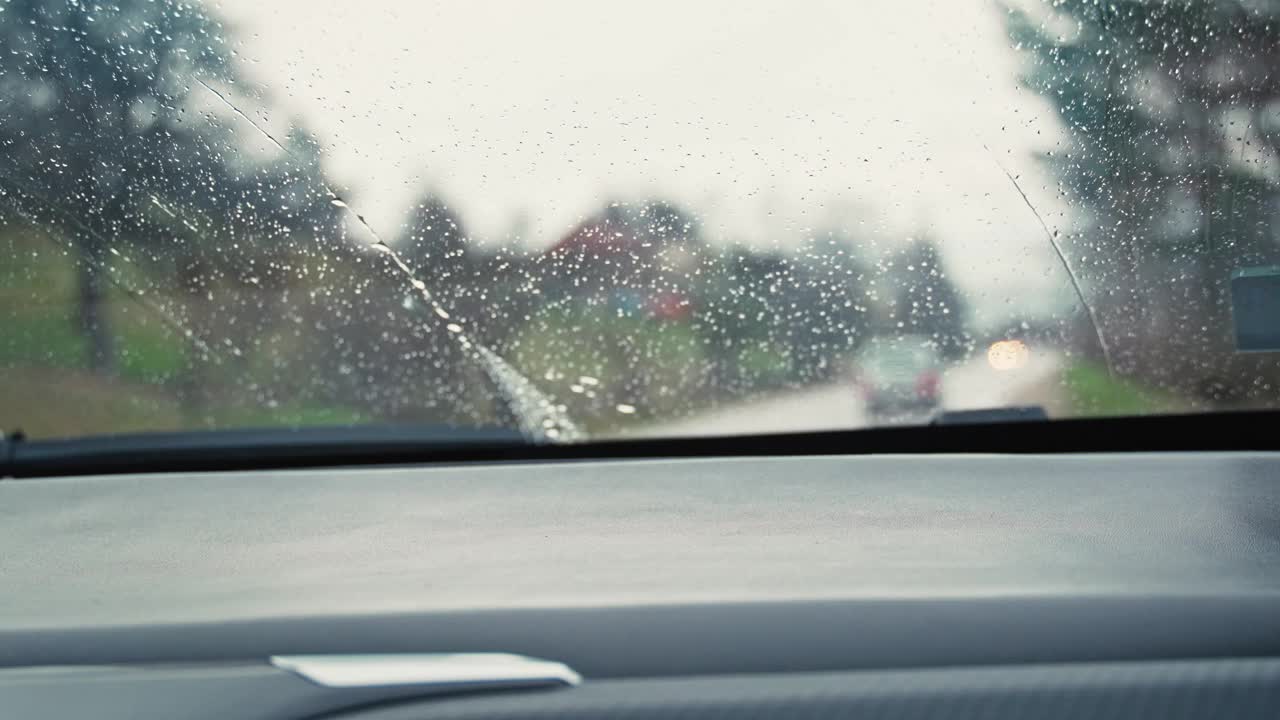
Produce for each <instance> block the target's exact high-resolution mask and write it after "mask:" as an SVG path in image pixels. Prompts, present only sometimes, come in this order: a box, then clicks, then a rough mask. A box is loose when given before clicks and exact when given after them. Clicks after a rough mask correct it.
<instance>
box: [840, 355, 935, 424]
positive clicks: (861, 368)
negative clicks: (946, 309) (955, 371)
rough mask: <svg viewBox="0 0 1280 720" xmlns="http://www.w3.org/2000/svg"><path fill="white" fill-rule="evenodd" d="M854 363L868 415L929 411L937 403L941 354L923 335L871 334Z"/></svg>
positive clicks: (895, 414) (897, 414) (925, 412)
mask: <svg viewBox="0 0 1280 720" xmlns="http://www.w3.org/2000/svg"><path fill="white" fill-rule="evenodd" d="M855 364H856V370H857V385H858V390H859V393H860V394H861V395H862V398H863V401H864V403H865V407H866V412H867V414H868V415H870V416H871V417H872V418H881V417H885V416H899V415H908V416H915V415H926V414H931V413H933V411H935V410H936V409H937V408H938V406H939V405H940V404H941V388H940V385H941V376H942V358H941V356H940V355H939V353H938V351H937V349H936V347H935V346H934V344H933V343H932V342H931V341H930V339H929V338H927V337H925V336H922V335H896V336H881V337H877V338H874V339H872V340H871V341H870V342H869V343H867V345H866V347H864V348H863V349H862V351H861V352H859V353H858V356H857V359H856V361H855Z"/></svg>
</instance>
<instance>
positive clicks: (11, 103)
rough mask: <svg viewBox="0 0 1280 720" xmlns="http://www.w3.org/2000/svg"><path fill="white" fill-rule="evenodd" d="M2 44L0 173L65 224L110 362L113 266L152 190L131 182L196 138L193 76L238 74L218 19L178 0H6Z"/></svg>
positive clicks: (91, 330)
mask: <svg viewBox="0 0 1280 720" xmlns="http://www.w3.org/2000/svg"><path fill="white" fill-rule="evenodd" d="M0 47H3V48H5V52H4V53H3V54H0V83H2V84H0V127H3V130H0V133H3V135H0V148H2V149H3V152H4V154H5V156H6V161H7V162H6V167H5V169H4V170H3V171H0V172H3V178H4V180H5V181H6V186H7V188H8V190H9V192H11V193H13V194H14V195H16V196H18V197H20V198H22V199H23V200H24V201H25V207H26V209H27V211H28V212H35V213H38V214H40V215H44V216H46V217H47V218H48V219H49V220H50V221H51V222H52V223H56V224H59V225H61V226H62V227H63V228H65V229H66V230H67V232H68V234H69V237H68V240H69V241H70V242H71V244H73V245H74V247H75V249H76V252H77V261H78V262H77V267H78V271H79V280H78V285H79V292H78V307H79V312H78V316H79V325H80V328H81V330H82V331H83V333H84V335H85V337H86V340H87V345H88V349H89V358H88V359H89V364H90V367H91V368H93V369H95V370H99V371H104V370H108V369H110V368H111V366H112V363H113V358H114V350H113V347H112V340H111V334H110V332H109V330H108V327H107V321H106V318H105V316H104V303H103V300H104V296H105V292H106V288H107V277H106V274H105V272H106V270H105V268H106V267H107V266H108V265H109V264H110V263H111V250H112V248H113V245H114V244H115V243H116V242H117V240H118V239H119V238H121V237H125V236H132V235H137V234H141V231H140V230H139V228H138V222H137V220H138V217H139V216H140V210H139V208H140V206H141V205H143V204H145V203H147V202H150V201H152V200H153V198H146V197H139V196H138V195H137V194H135V193H131V192H129V189H130V188H131V187H134V186H136V185H137V184H139V182H140V181H141V180H142V179H144V178H145V177H146V175H147V174H148V173H149V172H155V171H156V167H157V163H159V162H162V161H163V159H165V158H177V157H189V155H190V154H191V152H190V151H191V150H192V149H193V148H196V147H198V144H197V143H196V140H195V138H194V135H195V133H194V132H193V131H192V130H191V129H190V128H191V124H190V123H187V124H185V125H184V115H185V113H186V110H187V108H188V102H187V100H188V97H189V95H190V94H191V93H192V87H193V86H195V87H198V85H196V84H195V83H194V82H192V80H193V78H195V77H197V76H198V77H203V78H206V79H207V80H208V81H209V82H218V81H229V80H232V79H233V70H232V65H231V62H230V56H231V55H230V52H229V50H228V48H227V45H226V43H225V40H224V35H223V31H222V26H221V24H220V23H219V22H218V21H217V20H215V19H214V18H212V17H211V16H209V15H207V14H206V13H205V12H204V11H203V10H202V9H200V8H199V6H197V5H195V4H189V3H183V2H179V1H178V0H158V1H152V0H118V1H117V2H114V3H108V4H103V5H92V6H81V5H79V4H76V3H66V2H61V1H60V0H13V1H12V2H10V3H8V4H6V5H5V6H4V7H3V8H0ZM175 176H176V175H175Z"/></svg>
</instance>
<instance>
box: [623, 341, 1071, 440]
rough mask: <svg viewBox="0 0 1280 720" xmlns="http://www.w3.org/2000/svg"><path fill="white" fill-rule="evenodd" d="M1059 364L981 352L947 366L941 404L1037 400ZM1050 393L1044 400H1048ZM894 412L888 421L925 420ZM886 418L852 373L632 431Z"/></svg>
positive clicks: (696, 431)
mask: <svg viewBox="0 0 1280 720" xmlns="http://www.w3.org/2000/svg"><path fill="white" fill-rule="evenodd" d="M1060 368H1061V356H1060V355H1059V354H1058V353H1057V352H1054V351H1050V350H1039V351H1034V352H1032V353H1030V355H1029V357H1028V358H1027V363H1026V365H1025V366H1023V367H1021V368H1019V369H1016V370H1003V371H1001V370H996V369H994V368H992V367H991V365H990V364H989V363H988V362H987V357H986V355H985V354H979V355H978V356H976V357H974V358H972V359H971V360H969V361H968V362H964V363H961V364H958V365H955V366H952V367H950V368H948V369H947V370H946V371H945V372H944V373H943V378H942V405H943V407H944V408H946V409H948V410H973V409H980V408H994V407H1003V406H1008V405H1024V404H1027V403H1029V402H1032V401H1035V400H1037V398H1036V397H1035V395H1036V393H1037V392H1043V391H1042V390H1040V388H1042V387H1044V386H1051V385H1052V384H1053V379H1054V377H1055V373H1057V372H1058V370H1059V369H1060ZM1047 400H1048V399H1047V398H1045V399H1040V402H1042V403H1043V402H1047ZM923 419H925V418H923V417H916V418H891V419H888V420H890V421H911V420H917V421H919V420H923ZM884 422H886V419H884V418H872V417H870V416H869V415H868V413H867V411H866V408H865V407H864V406H863V402H862V398H861V397H860V395H859V393H858V391H857V388H856V387H855V386H854V383H853V379H852V377H846V378H843V379H841V380H840V381H838V382H835V383H830V384H826V385H821V386H818V387H814V388H809V389H805V390H801V391H795V392H790V393H785V394H781V395H778V396H775V397H770V398H766V399H761V400H757V401H753V402H748V403H743V404H740V405H734V406H730V407H723V408H719V409H717V410H714V411H711V412H707V413H703V414H700V415H696V416H694V417H689V418H682V419H679V420H671V421H664V422H659V423H655V424H653V425H649V426H646V427H644V428H641V429H638V430H636V431H634V432H633V433H629V434H631V435H634V436H641V437H660V436H668V437H669V436H673V435H742V434H753V433H755V434H758V433H780V432H807V431H817V430H847V429H849V428H859V427H867V426H870V425H875V424H882V423H884Z"/></svg>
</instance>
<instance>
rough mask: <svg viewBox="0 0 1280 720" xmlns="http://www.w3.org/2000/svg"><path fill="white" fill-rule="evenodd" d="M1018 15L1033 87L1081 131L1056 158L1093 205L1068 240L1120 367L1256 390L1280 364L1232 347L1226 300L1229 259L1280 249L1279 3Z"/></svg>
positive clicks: (1073, 0)
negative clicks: (1279, 227) (1279, 225)
mask: <svg viewBox="0 0 1280 720" xmlns="http://www.w3.org/2000/svg"><path fill="white" fill-rule="evenodd" d="M1008 12H1009V23H1008V25H1009V30H1010V34H1011V36H1012V39H1013V40H1014V41H1015V42H1016V44H1017V45H1018V46H1019V47H1021V48H1022V49H1023V51H1024V52H1025V54H1026V56H1027V60H1028V62H1027V66H1026V71H1025V74H1024V82H1025V84H1026V86H1027V87H1029V88H1031V89H1032V90H1034V91H1036V92H1037V93H1039V94H1041V95H1042V96H1044V97H1045V98H1046V99H1047V100H1049V101H1050V102H1051V103H1052V104H1053V106H1054V108H1055V110H1056V111H1057V113H1058V116H1059V118H1060V119H1061V120H1062V123H1063V125H1064V126H1065V128H1066V129H1067V131H1068V134H1069V138H1070V141H1069V145H1068V147H1066V148H1065V151H1062V152H1057V153H1053V154H1052V155H1051V156H1049V157H1046V158H1045V162H1047V163H1048V165H1049V166H1050V168H1051V169H1052V170H1053V171H1054V172H1055V173H1056V174H1057V176H1058V177H1059V179H1060V182H1061V188H1062V192H1063V194H1064V195H1065V196H1066V198H1067V199H1068V200H1069V201H1070V202H1071V203H1072V204H1073V205H1074V206H1076V207H1078V208H1081V209H1083V210H1085V211H1086V212H1087V214H1088V216H1089V217H1090V220H1091V222H1090V223H1089V226H1088V228H1087V229H1086V231H1085V232H1084V233H1083V234H1081V235H1080V236H1076V237H1067V238H1063V239H1062V240H1063V244H1064V246H1065V247H1066V248H1067V249H1068V251H1069V252H1070V253H1071V260H1072V262H1073V264H1074V265H1075V266H1076V267H1077V268H1078V271H1079V273H1080V274H1081V276H1082V277H1081V279H1082V281H1083V283H1084V284H1085V286H1086V289H1087V290H1088V294H1089V296H1090V301H1091V302H1092V303H1094V304H1095V307H1096V310H1097V313H1096V314H1097V315H1098V317H1099V318H1100V320H1101V328H1100V330H1101V332H1103V333H1104V334H1105V335H1106V336H1107V337H1108V338H1109V340H1110V341H1111V345H1112V348H1113V353H1112V354H1113V361H1114V364H1115V369H1116V370H1117V371H1119V372H1121V373H1125V374H1133V375H1137V376H1139V377H1141V378H1142V379H1144V380H1148V381H1150V380H1155V381H1156V382H1157V383H1160V384H1162V385H1165V386H1166V387H1168V388H1169V389H1172V390H1176V391H1180V392H1184V393H1189V392H1193V391H1194V389H1195V388H1196V387H1197V386H1200V385H1202V384H1203V382H1204V381H1205V380H1206V379H1212V378H1219V377H1229V378H1231V379H1230V381H1229V382H1230V383H1232V384H1234V385H1236V386H1237V389H1238V390H1240V391H1242V392H1254V391H1255V390H1257V389H1258V388H1257V387H1255V383H1256V381H1257V380H1259V379H1260V378H1265V376H1266V375H1267V374H1268V373H1270V375H1271V376H1272V377H1273V378H1275V377H1277V376H1280V373H1277V372H1276V371H1275V368H1274V363H1271V364H1270V365H1271V367H1269V368H1268V367H1267V366H1266V365H1267V364H1266V363H1265V362H1262V361H1259V360H1258V359H1256V358H1252V359H1251V358H1244V357H1241V356H1236V355H1233V354H1232V352H1231V344H1232V340H1231V334H1230V327H1231V322H1230V308H1229V302H1228V296H1227V282H1228V278H1229V275H1230V271H1231V270H1232V269H1234V268H1237V267H1242V266H1248V265H1258V264H1267V263H1271V262H1275V261H1276V259H1277V258H1278V257H1280V249H1278V247H1277V235H1276V232H1275V225H1276V214H1277V203H1276V198H1277V176H1276V174H1275V172H1274V170H1271V169H1269V168H1270V167H1271V166H1272V165H1273V164H1274V163H1275V162H1276V161H1277V159H1280V123H1276V122H1275V121H1274V117H1273V116H1274V108H1275V103H1276V102H1277V101H1278V100H1280V73H1277V72H1276V68H1277V67H1280V2H1277V1H1276V0H1184V1H1182V2H1148V1H1145V0H1127V1H1124V2H1111V3H1095V2H1085V1H1083V0H1070V1H1067V2H1059V3H1055V4H1054V7H1053V8H1052V9H1051V10H1046V11H1039V12H1031V11H1026V10H1020V9H1014V8H1008ZM1266 384H1267V383H1261V385H1266ZM1270 384H1271V386H1272V387H1274V386H1275V382H1274V380H1273V381H1272V382H1271V383H1270ZM1263 391H1265V388H1263ZM1271 393H1272V396H1273V397H1274V390H1272V391H1271Z"/></svg>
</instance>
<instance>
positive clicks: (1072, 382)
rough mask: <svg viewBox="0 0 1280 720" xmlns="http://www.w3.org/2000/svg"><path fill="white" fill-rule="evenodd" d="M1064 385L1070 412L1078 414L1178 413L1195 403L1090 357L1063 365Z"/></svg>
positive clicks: (1077, 415)
mask: <svg viewBox="0 0 1280 720" xmlns="http://www.w3.org/2000/svg"><path fill="white" fill-rule="evenodd" d="M1062 389H1063V392H1064V394H1065V396H1066V397H1065V401H1066V405H1067V410H1068V414H1069V415H1071V416H1074V417H1081V416H1099V415H1104V416H1105V415H1150V414H1157V413H1176V412H1183V411H1186V410H1188V409H1190V407H1191V403H1190V402H1189V401H1187V400H1185V399H1183V398H1180V397H1178V396H1176V395H1173V394H1170V393H1168V392H1164V391H1161V390H1158V389H1154V388H1150V387H1146V386H1143V385H1142V384H1140V383H1137V382H1135V381H1133V380H1129V379H1126V378H1115V377H1112V376H1111V375H1110V374H1109V373H1107V370H1106V368H1103V367H1101V366H1099V365H1097V364H1094V363H1091V362H1087V361H1078V362H1075V363H1073V364H1071V365H1068V366H1067V367H1066V368H1064V369H1063V371H1062Z"/></svg>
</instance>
